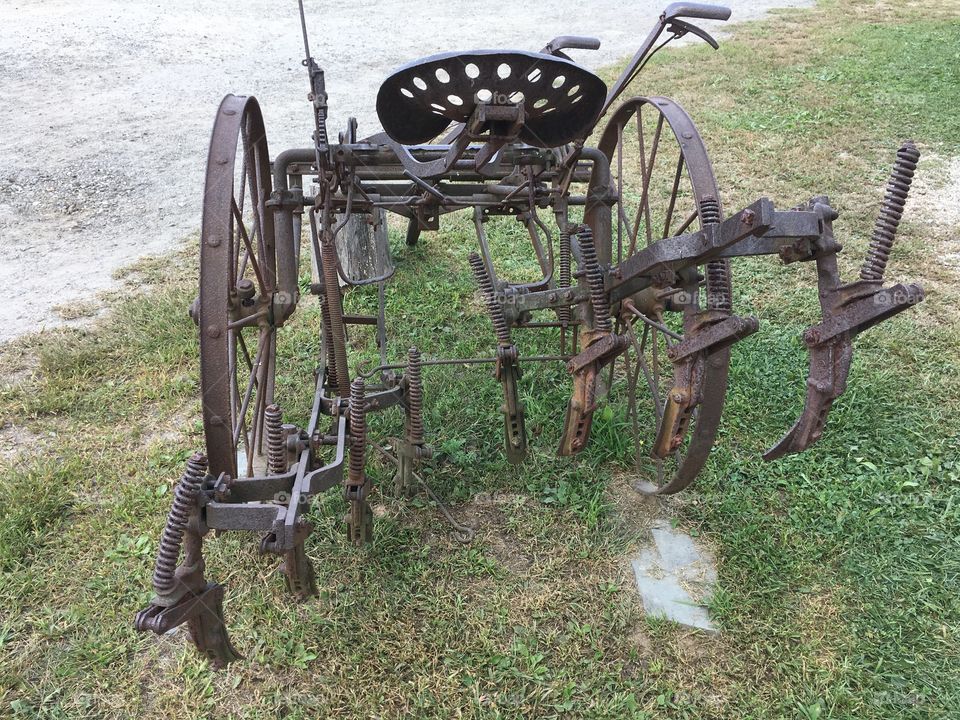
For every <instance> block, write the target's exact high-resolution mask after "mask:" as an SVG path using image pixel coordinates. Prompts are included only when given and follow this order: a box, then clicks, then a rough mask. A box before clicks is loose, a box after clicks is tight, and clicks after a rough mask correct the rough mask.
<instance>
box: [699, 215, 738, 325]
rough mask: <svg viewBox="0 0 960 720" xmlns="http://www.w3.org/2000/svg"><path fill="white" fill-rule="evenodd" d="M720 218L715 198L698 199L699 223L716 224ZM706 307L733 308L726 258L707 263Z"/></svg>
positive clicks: (728, 263) (703, 224)
mask: <svg viewBox="0 0 960 720" xmlns="http://www.w3.org/2000/svg"><path fill="white" fill-rule="evenodd" d="M721 220H722V216H721V214H720V203H719V201H717V200H716V198H709V197H708V198H704V199H703V200H701V201H700V225H701V227H706V226H707V225H716V224H718V223H719V222H720V221H721ZM707 307H708V308H709V309H711V310H722V311H724V312H730V311H731V310H732V309H733V287H732V283H731V281H730V261H729V260H727V259H726V258H719V259H717V260H711V261H710V262H708V263H707Z"/></svg>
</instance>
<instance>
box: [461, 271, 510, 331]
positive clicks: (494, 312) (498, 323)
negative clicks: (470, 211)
mask: <svg viewBox="0 0 960 720" xmlns="http://www.w3.org/2000/svg"><path fill="white" fill-rule="evenodd" d="M467 259H468V260H469V261H470V268H471V269H472V270H473V276H474V278H476V280H477V285H478V286H479V287H480V292H481V294H482V295H483V299H484V301H485V302H486V303H487V311H488V312H489V314H490V319H491V321H492V322H493V331H494V332H495V333H496V334H497V342H498V343H500V345H502V346H507V345H512V342H511V340H510V327H509V326H508V325H507V318H506V317H505V316H504V314H503V308H502V307H500V304H499V303H498V302H497V296H496V293H494V290H493V281H492V280H491V279H490V275H489V274H488V273H487V268H486V267H485V266H484V264H483V259H482V258H481V257H480V256H479V255H478V254H477V253H470V257H469V258H467Z"/></svg>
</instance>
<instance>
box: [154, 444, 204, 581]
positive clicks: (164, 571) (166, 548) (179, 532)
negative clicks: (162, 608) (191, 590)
mask: <svg viewBox="0 0 960 720" xmlns="http://www.w3.org/2000/svg"><path fill="white" fill-rule="evenodd" d="M206 474H207V458H206V456H205V455H202V454H200V453H196V454H195V455H193V456H192V457H191V458H190V459H189V460H187V469H186V470H184V473H183V475H182V476H181V477H180V482H178V483H177V488H176V490H175V491H174V493H173V502H172V503H171V505H170V512H169V513H167V523H166V525H165V526H164V528H163V534H162V535H161V536H160V547H159V548H158V550H157V562H156V564H155V565H154V570H153V589H154V590H156V591H157V594H158V595H165V594H167V593H169V592H170V591H171V590H173V587H174V585H175V584H176V574H175V573H176V570H177V560H178V559H179V557H180V547H181V545H183V533H184V531H185V530H186V529H187V523H188V522H189V520H190V513H191V512H193V510H194V508H195V507H196V504H197V497H198V496H199V495H200V489H201V487H202V486H203V478H204V476H205V475H206Z"/></svg>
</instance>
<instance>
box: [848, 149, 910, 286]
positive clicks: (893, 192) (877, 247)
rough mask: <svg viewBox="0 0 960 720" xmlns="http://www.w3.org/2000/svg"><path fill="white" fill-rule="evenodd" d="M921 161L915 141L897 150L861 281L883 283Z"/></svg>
mask: <svg viewBox="0 0 960 720" xmlns="http://www.w3.org/2000/svg"><path fill="white" fill-rule="evenodd" d="M919 160H920V151H919V150H917V146H916V145H914V143H913V141H912V140H908V141H907V142H905V143H903V145H901V146H900V149H899V150H897V159H896V161H895V162H894V164H893V170H892V171H891V172H890V180H889V182H887V191H886V193H885V194H884V196H883V203H882V204H881V205H880V213H879V215H877V221H876V222H875V223H874V226H873V235H872V236H871V238H870V249H869V250H867V257H866V258H865V259H864V261H863V266H862V267H861V268H860V279H861V280H868V281H875V282H881V281H883V274H884V272H886V269H887V260H889V259H890V251H891V250H892V249H893V241H894V239H896V236H897V228H898V227H899V226H900V218H901V217H902V216H903V207H904V205H906V203H907V193H909V192H910V185H911V183H912V182H913V173H914V171H916V169H917V162H918V161H919Z"/></svg>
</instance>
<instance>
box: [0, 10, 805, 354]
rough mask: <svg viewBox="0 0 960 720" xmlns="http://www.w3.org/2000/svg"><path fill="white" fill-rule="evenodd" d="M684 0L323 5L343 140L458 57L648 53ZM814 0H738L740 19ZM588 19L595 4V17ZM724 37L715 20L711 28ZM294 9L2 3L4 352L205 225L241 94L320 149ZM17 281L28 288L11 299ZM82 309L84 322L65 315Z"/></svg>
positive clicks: (610, 58)
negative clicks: (518, 52) (568, 48)
mask: <svg viewBox="0 0 960 720" xmlns="http://www.w3.org/2000/svg"><path fill="white" fill-rule="evenodd" d="M667 1H668V0H656V1H655V2H651V1H650V0H639V1H637V2H632V3H622V2H614V1H612V0H597V1H595V2H591V3H589V5H586V4H584V3H582V2H570V1H569V0H554V1H553V2H551V3H549V4H547V3H540V2H537V3H533V2H526V3H515V4H514V6H513V8H512V9H511V10H510V13H509V19H508V20H506V21H505V20H504V12H503V5H501V4H497V3H489V2H478V1H477V0H468V1H464V2H438V1H435V0H408V1H407V2H402V3H400V2H386V1H385V0H358V1H357V2H354V3H352V4H351V5H350V6H349V7H348V8H345V6H344V5H343V4H338V3H332V2H319V1H318V0H307V2H306V7H307V16H308V22H309V25H310V29H311V38H312V40H311V47H312V50H313V52H314V54H315V55H316V56H317V59H318V61H319V62H320V64H321V65H322V66H323V67H324V68H325V69H326V71H327V88H328V91H329V94H330V102H331V122H330V124H329V127H330V130H331V134H334V135H335V134H336V132H337V131H338V130H339V129H340V128H342V127H343V126H344V125H345V122H346V119H347V117H348V116H349V115H355V116H356V117H357V118H358V120H359V123H360V133H361V134H362V135H366V134H370V133H373V132H375V131H377V130H378V129H379V126H378V125H377V121H376V116H375V113H374V110H373V104H374V99H375V97H376V90H377V87H378V86H379V83H380V81H381V80H382V79H383V78H384V77H386V75H387V73H388V72H389V71H390V70H391V69H392V68H394V67H396V66H398V65H400V64H402V63H404V62H406V61H408V60H410V59H413V58H416V57H419V56H423V55H428V54H431V53H435V52H442V51H446V50H451V49H458V48H459V49H472V48H478V47H503V48H513V47H516V48H526V49H533V50H535V49H538V48H539V47H542V46H543V44H545V43H546V42H547V41H548V40H550V39H551V38H552V37H554V36H556V35H561V34H579V35H594V36H597V37H599V38H601V39H602V41H603V45H602V47H601V49H600V50H599V51H597V52H587V51H576V53H575V55H576V59H577V60H578V61H580V62H582V63H583V64H585V65H587V66H588V67H593V68H596V67H599V66H602V65H605V64H609V63H612V62H614V61H616V60H619V59H620V58H622V57H624V56H626V55H628V54H630V53H632V52H633V51H634V50H635V49H636V46H637V45H638V44H639V43H640V41H641V40H642V38H643V37H644V35H645V33H646V32H647V31H648V29H649V28H650V26H651V25H652V23H653V21H654V20H655V18H656V16H657V15H658V14H659V12H660V11H661V10H662V9H663V6H665V5H666V4H667ZM803 3H804V0H757V1H753V2H747V1H744V0H733V1H732V2H728V3H727V4H728V5H731V6H732V7H733V9H734V14H733V19H734V20H747V19H751V18H755V17H758V16H759V15H761V14H762V13H763V12H765V11H766V10H767V9H769V8H772V7H782V6H788V5H798V4H803ZM585 8H588V11H586V12H585ZM704 24H705V25H707V26H709V25H713V26H716V25H717V23H704ZM300 43H301V39H300V30H299V21H298V17H297V4H296V2H295V0H285V2H277V1H276V0H270V1H269V2H268V1H267V0H246V1H245V2H243V3H221V2H214V1H213V0H175V1H172V2H165V3H161V2H159V1H158V0H154V1H153V2H147V1H145V0H122V1H115V0H85V1H84V2H83V3H75V2H66V1H65V0H34V1H32V2H29V1H25V0H5V2H3V3H2V4H0V138H3V141H2V143H0V253H2V257H3V262H2V263H0V284H2V286H4V287H7V288H8V290H7V294H8V298H9V300H8V301H7V302H4V303H3V304H2V306H0V342H4V341H6V340H9V339H10V338H12V337H15V336H17V335H19V334H22V333H24V332H28V331H31V330H34V329H38V328H44V327H50V326H52V325H55V324H57V323H59V322H62V318H60V317H59V316H58V315H57V314H56V313H54V312H53V311H52V310H51V308H53V307H54V306H67V307H69V306H70V304H71V303H74V304H75V303H78V302H81V301H83V300H84V299H87V300H89V298H90V297H91V296H92V295H93V294H94V293H95V292H96V291H97V290H99V289H103V288H106V287H109V286H110V285H111V284H112V274H113V272H114V271H115V270H117V269H118V268H120V267H122V266H124V265H127V264H129V263H130V262H132V261H134V260H136V259H137V258H139V257H142V256H143V255H145V254H148V253H156V252H161V251H163V250H166V249H169V248H171V247H173V246H175V244H176V243H177V242H178V241H182V240H183V238H184V237H185V236H187V235H189V234H190V233H192V232H194V231H195V230H196V229H197V226H198V222H199V216H200V198H201V192H200V188H201V187H202V182H203V170H204V167H203V165H204V157H205V154H206V145H207V142H208V139H209V133H210V127H211V121H212V118H213V115H214V112H215V110H216V107H217V105H218V103H219V101H220V98H221V97H222V96H223V95H224V94H225V93H227V92H235V93H240V94H253V95H256V96H257V97H258V98H259V100H260V102H261V105H262V106H263V109H264V115H265V119H266V127H267V135H268V138H269V140H270V145H271V147H272V149H273V150H272V152H273V154H274V155H275V154H276V153H277V152H278V151H279V150H283V149H285V148H288V147H293V146H303V145H306V144H309V138H310V129H311V127H310V124H311V119H310V112H309V107H308V105H307V103H306V76H305V72H304V70H303V68H302V67H301V66H300V60H301V58H302V49H301V44H300ZM13 287H16V291H15V292H11V290H10V288H13ZM66 314H69V313H66Z"/></svg>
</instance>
